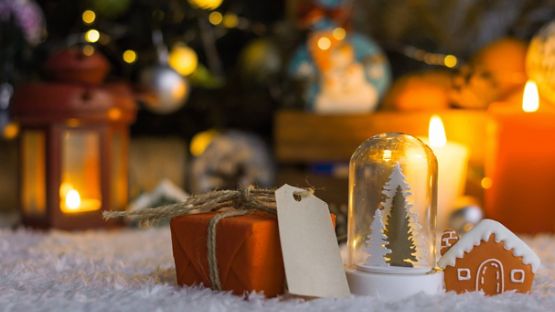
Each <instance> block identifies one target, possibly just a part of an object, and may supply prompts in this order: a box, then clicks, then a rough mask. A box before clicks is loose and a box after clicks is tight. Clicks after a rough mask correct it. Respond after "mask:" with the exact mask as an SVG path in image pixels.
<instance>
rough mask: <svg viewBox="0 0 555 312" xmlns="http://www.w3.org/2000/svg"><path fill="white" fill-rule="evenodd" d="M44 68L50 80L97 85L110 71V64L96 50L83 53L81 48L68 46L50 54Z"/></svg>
mask: <svg viewBox="0 0 555 312" xmlns="http://www.w3.org/2000/svg"><path fill="white" fill-rule="evenodd" d="M44 70H45V72H46V74H47V75H48V77H49V78H51V79H52V80H57V81H60V82H69V83H81V84H88V85H99V84H101V83H102V82H103V81H104V78H106V75H107V74H108V72H109V71H110V64H109V63H108V60H106V58H105V57H104V55H102V54H100V53H98V52H96V51H95V52H94V53H93V54H91V55H85V54H83V51H82V50H81V49H77V48H70V49H66V50H61V51H59V52H57V53H54V54H52V55H51V56H50V57H49V58H48V60H47V61H46V64H45V65H44Z"/></svg>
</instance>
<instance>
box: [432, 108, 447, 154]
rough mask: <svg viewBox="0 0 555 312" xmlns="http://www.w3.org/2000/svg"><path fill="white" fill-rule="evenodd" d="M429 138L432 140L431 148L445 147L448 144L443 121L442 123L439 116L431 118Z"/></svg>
mask: <svg viewBox="0 0 555 312" xmlns="http://www.w3.org/2000/svg"><path fill="white" fill-rule="evenodd" d="M428 138H429V140H430V146H431V147H443V146H445V145H446V144H447V137H446V136H445V128H444V127H443V121H441V117H439V116H438V115H433V116H432V118H430V124H429V126H428Z"/></svg>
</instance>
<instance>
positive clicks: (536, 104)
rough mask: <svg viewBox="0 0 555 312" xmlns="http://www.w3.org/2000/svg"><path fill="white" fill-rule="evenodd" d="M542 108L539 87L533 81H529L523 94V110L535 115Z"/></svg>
mask: <svg viewBox="0 0 555 312" xmlns="http://www.w3.org/2000/svg"><path fill="white" fill-rule="evenodd" d="M539 108H540V96H539V93H538V86H537V85H536V83H535V82H534V81H532V80H528V81H527V82H526V85H525V86H524V93H523V94H522V110H523V111H524V112H526V113H533V112H535V111H537V110H538V109H539Z"/></svg>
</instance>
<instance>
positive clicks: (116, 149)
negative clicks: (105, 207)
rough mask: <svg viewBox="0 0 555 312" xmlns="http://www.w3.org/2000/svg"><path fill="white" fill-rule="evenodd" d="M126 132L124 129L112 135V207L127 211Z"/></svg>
mask: <svg viewBox="0 0 555 312" xmlns="http://www.w3.org/2000/svg"><path fill="white" fill-rule="evenodd" d="M125 137H126V132H125V130H123V129H119V130H115V131H114V132H113V133H112V144H111V145H110V147H111V153H112V155H111V157H112V161H111V163H110V164H111V169H110V178H111V190H110V197H111V205H110V207H111V208H112V209H114V210H121V209H125V205H126V204H127V163H126V159H127V148H128V147H127V140H126V139H125Z"/></svg>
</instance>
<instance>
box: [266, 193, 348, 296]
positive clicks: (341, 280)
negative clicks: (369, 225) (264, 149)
mask: <svg viewBox="0 0 555 312" xmlns="http://www.w3.org/2000/svg"><path fill="white" fill-rule="evenodd" d="M298 194H303V196H299V195H298ZM276 203H277V216H278V225H279V237H280V241H281V249H282V254H283V264H284V266H285V275H286V278H287V286H288V288H289V292H290V293H291V294H295V295H301V296H313V297H328V298H341V297H346V296H349V295H350V291H349V286H348V284H347V278H346V276H345V270H344V268H343V263H342V261H341V256H340V252H339V246H338V244H337V239H336V237H335V232H334V230H333V224H332V221H331V218H330V213H329V210H328V205H327V204H326V202H324V201H322V200H321V199H319V198H317V197H316V196H314V195H312V194H310V193H308V192H307V191H306V190H303V189H300V188H296V187H293V186H290V185H287V184H285V185H283V186H282V187H280V188H279V189H278V190H276Z"/></svg>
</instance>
